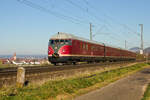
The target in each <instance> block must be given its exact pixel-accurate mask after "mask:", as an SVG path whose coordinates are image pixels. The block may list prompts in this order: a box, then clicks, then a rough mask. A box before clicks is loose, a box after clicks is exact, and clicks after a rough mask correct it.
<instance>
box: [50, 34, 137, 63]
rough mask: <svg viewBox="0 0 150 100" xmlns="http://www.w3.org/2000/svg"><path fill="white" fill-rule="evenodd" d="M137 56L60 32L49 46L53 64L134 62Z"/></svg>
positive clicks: (52, 38)
mask: <svg viewBox="0 0 150 100" xmlns="http://www.w3.org/2000/svg"><path fill="white" fill-rule="evenodd" d="M135 56H136V54H135V53H133V52H130V51H127V50H122V49H119V48H114V47H111V46H106V45H105V44H104V43H98V42H95V41H91V40H87V39H83V38H80V37H76V36H74V35H71V34H66V33H60V32H59V33H58V34H56V35H54V36H52V37H51V39H50V40H49V46H48V58H49V61H50V62H51V63H53V64H56V63H68V62H71V63H76V62H83V61H84V62H99V61H106V60H110V61H116V60H134V59H135Z"/></svg>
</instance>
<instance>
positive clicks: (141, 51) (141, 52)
mask: <svg viewBox="0 0 150 100" xmlns="http://www.w3.org/2000/svg"><path fill="white" fill-rule="evenodd" d="M139 26H141V50H140V54H143V24H139Z"/></svg>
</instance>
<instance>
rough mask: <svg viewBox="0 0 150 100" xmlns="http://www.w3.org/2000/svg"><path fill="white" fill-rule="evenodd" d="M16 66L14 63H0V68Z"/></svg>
mask: <svg viewBox="0 0 150 100" xmlns="http://www.w3.org/2000/svg"><path fill="white" fill-rule="evenodd" d="M8 67H17V66H16V65H14V64H0V68H8Z"/></svg>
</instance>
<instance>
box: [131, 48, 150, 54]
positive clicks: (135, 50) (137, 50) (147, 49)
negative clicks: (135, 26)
mask: <svg viewBox="0 0 150 100" xmlns="http://www.w3.org/2000/svg"><path fill="white" fill-rule="evenodd" d="M129 50H131V51H133V52H136V53H139V52H140V48H139V47H133V48H131V49H129ZM144 53H149V54H150V47H148V48H145V49H144Z"/></svg>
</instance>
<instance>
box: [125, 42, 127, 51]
mask: <svg viewBox="0 0 150 100" xmlns="http://www.w3.org/2000/svg"><path fill="white" fill-rule="evenodd" d="M125 49H127V41H126V40H125Z"/></svg>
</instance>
